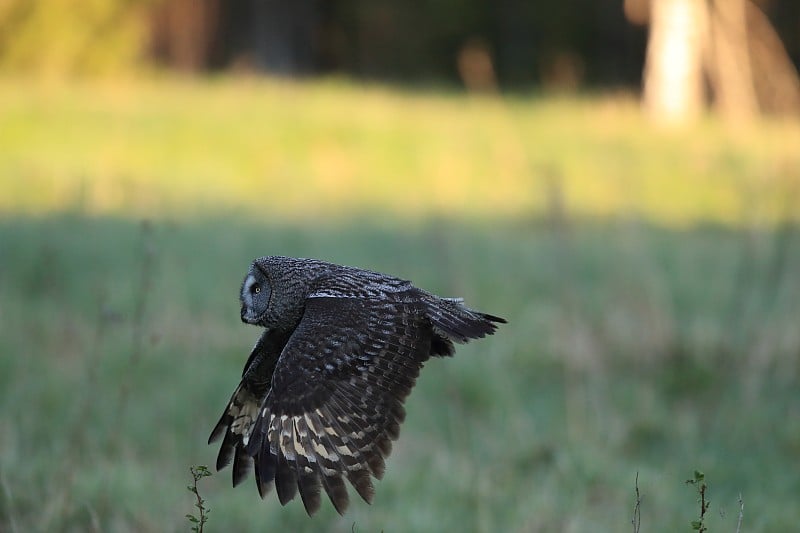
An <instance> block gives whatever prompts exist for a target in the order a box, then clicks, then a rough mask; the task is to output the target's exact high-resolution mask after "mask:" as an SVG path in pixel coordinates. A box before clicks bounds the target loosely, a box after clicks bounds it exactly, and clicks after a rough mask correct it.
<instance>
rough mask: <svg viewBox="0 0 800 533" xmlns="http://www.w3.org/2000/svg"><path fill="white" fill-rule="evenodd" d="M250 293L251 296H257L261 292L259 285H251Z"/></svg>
mask: <svg viewBox="0 0 800 533" xmlns="http://www.w3.org/2000/svg"><path fill="white" fill-rule="evenodd" d="M250 292H251V293H253V294H258V293H259V292H261V285H259V284H258V283H253V285H251V286H250Z"/></svg>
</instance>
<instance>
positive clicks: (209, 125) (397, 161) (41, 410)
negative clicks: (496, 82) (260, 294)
mask: <svg viewBox="0 0 800 533" xmlns="http://www.w3.org/2000/svg"><path fill="white" fill-rule="evenodd" d="M0 124H2V127H0V530H2V531H31V530H33V531H86V530H97V531H154V532H155V531H181V530H182V531H187V530H189V528H190V525H191V524H190V523H189V522H188V521H187V520H186V518H185V515H186V514H187V513H192V512H195V511H196V509H195V508H194V507H193V505H194V503H195V501H196V499H195V497H194V495H193V494H191V493H189V492H187V490H186V485H187V484H189V483H190V482H191V476H190V474H189V467H190V466H192V465H213V462H214V459H215V457H216V452H217V449H216V447H209V446H206V444H205V442H206V439H207V437H208V433H209V432H210V430H211V428H212V426H213V424H214V423H215V422H216V420H217V417H218V416H219V414H220V412H221V410H222V408H223V406H224V405H225V402H226V401H227V400H228V398H229V395H230V393H231V392H232V390H233V388H234V387H235V386H236V384H237V379H238V376H239V373H240V371H241V366H242V365H243V364H244V361H245V359H246V357H247V354H248V352H249V349H250V348H251V346H252V344H253V342H254V341H255V339H256V337H257V335H258V331H257V330H256V329H255V328H253V327H250V326H245V325H243V324H241V323H240V322H239V320H238V301H237V297H236V293H237V291H238V289H239V283H240V281H241V277H242V276H243V274H244V270H245V268H246V265H247V264H248V263H249V261H250V260H252V259H253V258H254V257H256V256H259V255H264V254H285V255H296V256H310V257H319V258H324V259H327V260H331V261H334V262H340V263H346V264H352V265H358V266H362V267H368V268H373V269H377V270H381V271H386V272H391V273H394V274H396V275H399V276H402V277H405V278H408V279H411V280H413V281H414V282H415V283H417V284H418V285H419V286H421V287H424V288H427V289H430V290H432V291H434V292H437V293H439V294H442V295H450V296H464V297H465V298H466V299H467V301H468V303H470V304H471V305H474V306H475V307H477V308H479V309H481V310H484V311H487V312H490V313H495V314H499V315H501V316H505V317H506V318H508V320H509V324H508V325H505V326H503V327H502V328H501V329H500V331H499V332H498V334H497V335H496V336H494V337H492V338H489V339H484V340H482V341H480V342H476V343H474V344H470V345H467V346H463V347H461V348H460V349H459V352H458V354H457V356H456V357H455V358H453V359H448V360H436V361H431V362H430V363H429V364H428V365H427V366H426V368H425V369H424V371H423V372H422V374H421V377H420V379H419V381H418V385H417V387H416V388H415V390H414V392H413V393H412V395H411V396H410V398H409V400H408V402H407V411H408V417H407V421H406V423H405V424H404V426H403V428H402V432H401V433H402V434H401V438H400V440H399V441H398V442H397V443H396V445H395V448H394V452H393V455H392V457H391V458H390V459H389V461H388V467H387V474H386V477H385V478H384V480H382V481H381V482H380V483H378V485H377V495H376V498H375V501H374V503H373V505H372V506H368V505H366V504H364V503H362V502H360V501H355V498H356V497H355V494H353V496H354V498H353V499H354V503H353V505H352V507H351V510H350V511H349V512H348V514H347V515H346V516H345V517H344V518H340V517H338V515H336V514H335V512H334V511H333V509H332V507H331V506H330V505H327V503H326V505H324V506H323V509H322V511H321V512H320V513H319V515H317V516H315V517H314V518H313V519H309V518H307V517H306V516H305V513H304V511H303V509H302V505H301V504H300V503H299V502H293V503H292V504H291V505H289V506H287V507H286V508H281V507H280V505H279V504H278V503H277V499H276V498H275V496H274V495H270V496H269V497H268V498H267V501H264V502H262V501H261V500H260V499H259V498H258V495H257V492H256V490H255V487H254V484H253V483H252V482H250V483H247V484H246V486H243V487H238V488H236V489H233V488H231V487H230V477H229V476H230V472H229V471H225V472H223V473H221V474H219V475H217V474H215V475H214V476H212V477H210V478H205V479H202V480H201V481H200V483H199V490H200V492H201V494H202V496H203V498H205V500H206V504H207V506H208V507H210V508H211V514H210V515H209V522H208V524H207V526H208V527H207V531H228V530H230V531H236V530H244V531H250V530H264V529H275V530H290V531H318V530H329V531H343V532H344V531H351V530H353V529H354V530H355V531H380V530H384V531H587V532H588V531H619V530H625V529H627V528H630V527H631V524H630V520H631V517H632V515H633V507H634V503H635V495H634V480H635V478H636V473H637V472H638V473H639V488H640V491H641V494H642V501H643V503H642V508H641V511H642V531H665V532H666V531H670V532H671V531H677V530H689V528H690V522H691V521H692V520H697V518H698V504H697V502H696V501H695V500H696V490H695V489H694V488H693V487H691V486H686V485H685V483H684V481H685V480H686V479H688V478H690V477H691V476H692V473H693V471H694V470H695V469H699V470H702V471H703V472H705V474H706V481H707V482H708V485H709V489H708V497H709V498H710V500H711V502H712V503H711V509H710V511H709V514H708V515H706V517H705V520H706V524H707V525H708V527H709V528H710V530H711V531H734V530H735V526H736V520H737V515H738V509H739V506H738V502H737V499H738V495H739V493H741V494H742V496H743V498H744V502H745V518H744V526H743V530H746V531H787V530H791V529H793V528H794V527H796V524H797V523H800V509H799V508H798V506H797V504H796V502H797V501H798V499H800V482H799V481H798V477H797V475H796V468H794V465H795V464H796V460H797V457H798V454H800V416H798V413H800V362H799V361H800V333H798V328H797V317H798V316H800V276H798V272H800V231H798V227H797V225H796V222H795V221H794V219H796V216H797V213H798V212H800V209H798V194H799V193H800V189H798V188H797V183H798V176H800V155H799V154H800V153H799V152H798V151H797V146H800V128H798V127H797V125H796V124H792V123H788V122H787V123H783V122H763V123H757V124H754V125H752V126H750V127H748V128H743V127H741V128H732V127H727V126H725V125H724V124H720V123H717V122H715V121H714V120H711V119H708V120H706V121H704V122H703V123H702V124H700V125H699V126H698V127H697V128H694V129H690V130H685V131H681V132H659V131H655V130H652V129H650V127H649V126H648V125H647V124H646V123H645V122H644V121H643V120H642V119H641V117H640V116H639V115H638V113H637V111H636V107H635V104H634V103H633V102H631V101H630V100H627V99H624V98H621V99H610V98H605V99H600V98H583V99H553V98H540V97H533V98H523V97H516V98H511V99H509V100H506V101H502V102H501V101H499V100H496V99H492V98H484V97H481V98H473V97H468V96H464V95H459V94H448V93H436V92H432V91H431V92H418V93H402V92H398V91H394V90H390V89H385V88H380V87H367V88H363V87H357V86H353V85H349V84H345V83H341V82H336V81H327V82H322V83H314V84H299V83H284V82H280V83H279V82H274V81H272V82H262V81H255V80H250V81H248V80H238V81H231V80H225V79H222V80H213V81H212V82H210V83H207V84H197V83H192V82H188V81H186V82H180V81H175V80H171V81H170V80H167V81H164V80H162V81H151V82H136V83H127V84H105V85H104V84H98V83H86V84H83V85H51V86H43V85H33V84H31V83H29V82H22V81H14V80H4V83H3V84H2V85H0ZM142 220H148V222H146V223H143V222H141V221H142Z"/></svg>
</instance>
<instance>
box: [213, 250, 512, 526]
mask: <svg viewBox="0 0 800 533" xmlns="http://www.w3.org/2000/svg"><path fill="white" fill-rule="evenodd" d="M240 300H241V318H242V321H243V322H246V323H248V324H253V325H256V326H261V327H263V328H265V330H264V332H263V333H262V334H261V337H260V338H259V339H258V342H256V344H255V346H254V347H253V350H252V352H251V353H250V357H249V358H248V359H247V363H245V365H244V370H243V372H242V380H241V383H239V386H238V387H237V388H236V390H235V391H234V393H233V396H232V397H231V400H230V402H229V403H228V406H227V407H226V408H225V411H224V412H223V413H222V417H221V418H220V420H219V422H218V423H217V425H216V427H215V428H214V430H213V431H212V432H211V436H210V437H209V439H208V442H209V444H210V443H212V442H214V441H215V440H217V439H219V438H220V437H223V440H222V446H221V447H220V450H219V455H218V456H217V463H216V468H217V470H220V469H222V468H224V467H225V466H226V465H228V464H229V463H230V462H231V460H233V485H234V486H236V485H238V484H239V483H240V482H241V481H242V480H243V479H244V478H245V477H246V476H247V474H248V472H249V471H250V470H251V469H253V470H254V472H255V479H256V485H257V486H258V491H259V494H260V495H261V497H262V498H263V497H264V496H265V495H266V494H267V493H268V492H269V491H270V490H271V489H272V487H273V486H274V487H275V491H276V492H277V495H278V499H279V500H280V502H281V504H282V505H285V504H286V503H287V502H289V501H290V500H292V499H293V498H294V497H295V495H296V494H297V492H298V491H299V492H300V497H301V498H302V500H303V505H304V506H305V509H306V512H307V513H308V514H309V515H312V514H313V513H314V512H316V511H317V510H318V509H319V507H320V496H321V489H325V492H326V493H327V495H328V498H329V499H330V500H331V502H332V503H333V506H334V507H335V508H336V510H337V511H338V512H339V513H340V514H344V512H345V510H346V509H347V506H348V503H349V497H348V492H347V488H346V486H345V482H344V479H345V478H346V479H347V480H348V481H349V482H350V484H351V485H352V486H353V488H355V490H356V492H358V494H359V495H360V496H361V497H362V498H363V499H364V500H365V501H366V502H367V503H370V502H371V501H372V497H373V494H374V487H373V485H372V479H371V477H375V478H376V479H380V478H381V477H382V476H383V472H384V459H385V458H386V457H388V455H389V453H390V452H391V449H392V441H394V440H396V439H397V437H398V435H399V431H400V424H401V423H402V422H403V419H404V418H405V410H404V409H403V402H404V400H405V398H406V396H408V394H409V393H410V392H411V388H412V387H413V386H414V382H415V381H416V378H417V376H418V375H419V371H420V368H422V366H423V364H424V363H425V361H426V360H428V358H430V357H431V356H438V357H443V356H451V355H453V353H454V351H455V348H454V346H453V343H454V342H457V343H465V342H468V341H469V340H470V339H477V338H480V337H484V336H485V335H491V334H492V333H494V331H495V329H496V327H497V326H496V323H505V320H504V319H502V318H500V317H497V316H493V315H489V314H485V313H481V312H478V311H474V310H472V309H469V308H467V307H465V306H464V305H463V304H462V303H461V302H462V300H461V299H456V298H440V297H438V296H435V295H433V294H431V293H429V292H426V291H424V290H422V289H418V288H416V287H414V286H413V285H412V284H411V283H410V282H408V281H405V280H402V279H398V278H395V277H392V276H388V275H385V274H380V273H378V272H371V271H368V270H362V269H359V268H353V267H347V266H340V265H335V264H331V263H326V262H324V261H318V260H315V259H295V258H290V257H261V258H259V259H256V260H255V261H253V262H252V264H251V265H250V269H249V271H248V272H247V276H246V277H245V278H244V282H243V283H242V287H241V293H240Z"/></svg>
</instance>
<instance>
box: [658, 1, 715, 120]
mask: <svg viewBox="0 0 800 533" xmlns="http://www.w3.org/2000/svg"><path fill="white" fill-rule="evenodd" d="M723 1H727V0H723ZM649 14H650V36H649V40H648V44H647V57H646V60H645V61H646V62H645V69H644V107H645V109H646V110H647V112H648V113H649V114H650V115H651V117H652V118H653V119H654V120H656V121H657V122H661V123H668V124H678V123H684V122H687V121H689V120H691V119H692V118H694V117H696V116H697V115H698V114H699V112H700V111H701V109H702V107H703V49H704V46H705V36H706V35H707V25H708V17H707V9H706V4H705V2H704V0H651V4H650V10H649Z"/></svg>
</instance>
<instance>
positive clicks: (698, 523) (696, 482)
mask: <svg viewBox="0 0 800 533" xmlns="http://www.w3.org/2000/svg"><path fill="white" fill-rule="evenodd" d="M686 484H687V485H693V486H694V487H695V489H696V490H697V495H698V497H699V498H698V503H699V504H700V518H699V519H697V520H692V524H691V525H692V530H694V531H698V532H699V533H703V532H704V531H708V527H706V513H707V512H708V508H709V506H710V505H711V502H710V501H709V500H708V499H706V490H707V489H708V485H707V484H706V475H705V474H704V473H702V472H700V471H699V470H695V471H694V477H693V478H691V479H687V480H686Z"/></svg>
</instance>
